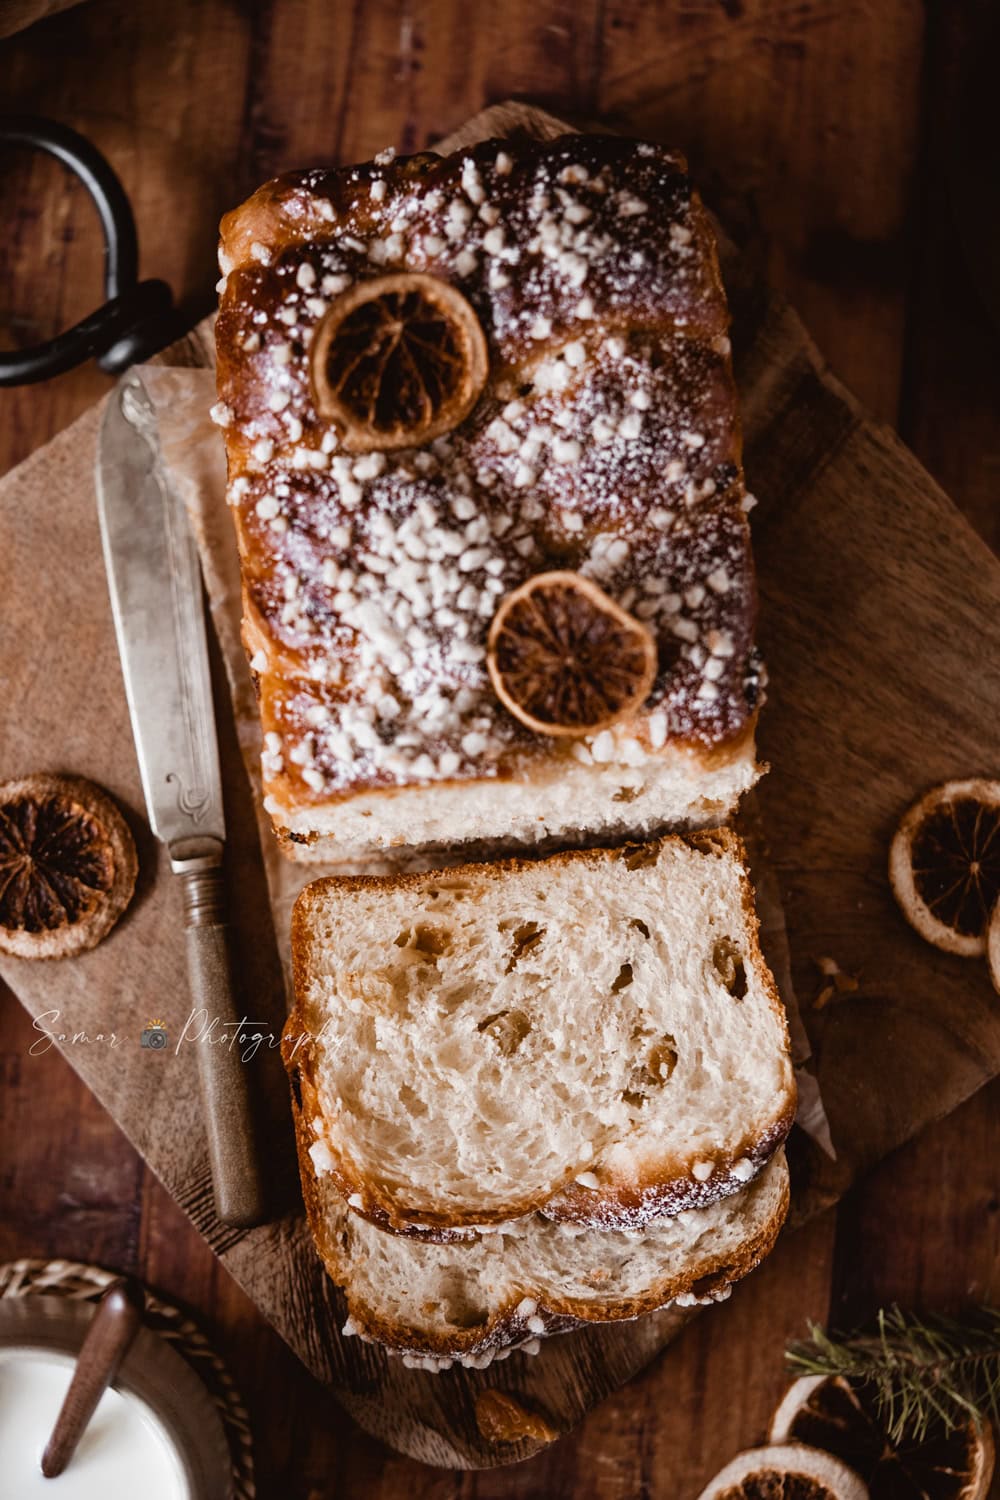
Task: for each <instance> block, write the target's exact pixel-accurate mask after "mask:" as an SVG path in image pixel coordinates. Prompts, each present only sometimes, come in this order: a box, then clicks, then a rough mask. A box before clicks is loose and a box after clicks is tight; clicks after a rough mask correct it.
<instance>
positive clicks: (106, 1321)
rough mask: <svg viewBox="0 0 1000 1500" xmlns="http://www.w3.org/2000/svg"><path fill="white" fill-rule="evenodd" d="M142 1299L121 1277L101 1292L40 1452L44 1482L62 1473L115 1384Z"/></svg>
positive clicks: (136, 1326)
mask: <svg viewBox="0 0 1000 1500" xmlns="http://www.w3.org/2000/svg"><path fill="white" fill-rule="evenodd" d="M144 1307H145V1295H144V1293H143V1290H142V1287H141V1286H139V1284H138V1283H137V1282H135V1281H132V1280H131V1279H130V1278H126V1277H124V1276H122V1277H120V1278H119V1279H118V1280H117V1281H113V1282H112V1283H111V1284H110V1286H109V1287H108V1288H107V1289H106V1291H105V1292H104V1295H103V1296H102V1298H101V1300H100V1302H99V1303H98V1304H97V1311H96V1312H95V1314H94V1316H93V1319H92V1320H91V1324H90V1327H89V1328H88V1329H87V1336H86V1338H85V1339H84V1341H83V1345H82V1347H81V1349H80V1353H79V1355H78V1356H77V1361H76V1369H75V1370H74V1371H73V1379H72V1380H71V1381H70V1383H69V1390H68V1391H67V1392H66V1395H65V1398H64V1400H63V1404H62V1409H61V1410H60V1412H59V1416H58V1417H57V1418H56V1425H55V1427H53V1429H52V1436H51V1437H50V1438H49V1441H48V1443H47V1444H46V1448H45V1452H44V1453H43V1454H42V1473H43V1474H44V1475H45V1477H46V1479H55V1477H56V1475H57V1474H61V1473H62V1471H63V1469H65V1467H66V1465H67V1464H68V1463H69V1461H70V1459H71V1458H72V1457H73V1454H74V1453H75V1452H76V1448H77V1444H78V1443H79V1441H80V1439H81V1438H82V1437H83V1434H84V1432H85V1431H86V1428H87V1424H88V1422H89V1421H90V1419H91V1417H92V1416H93V1415H94V1412H95V1410H96V1408H97V1403H98V1402H99V1401H100V1399H101V1397H102V1396H103V1395H104V1392H105V1391H106V1390H107V1388H108V1386H109V1385H110V1384H111V1382H112V1381H113V1380H114V1378H115V1376H116V1375H117V1373H118V1370H119V1367H120V1365H121V1362H122V1360H123V1359H124V1358H125V1355H126V1354H127V1353H128V1350H129V1347H130V1345H131V1343H132V1340H133V1339H134V1338H135V1336H136V1334H137V1333H138V1331H139V1329H140V1327H141V1326H142V1314H143V1309H144Z"/></svg>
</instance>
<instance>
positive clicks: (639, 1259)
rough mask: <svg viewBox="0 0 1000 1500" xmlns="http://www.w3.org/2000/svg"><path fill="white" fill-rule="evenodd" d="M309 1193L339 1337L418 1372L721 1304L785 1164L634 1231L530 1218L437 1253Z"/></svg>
mask: <svg viewBox="0 0 1000 1500" xmlns="http://www.w3.org/2000/svg"><path fill="white" fill-rule="evenodd" d="M307 1196H308V1197H309V1199H310V1202H311V1205H312V1207H313V1210H314V1228H315V1230H316V1232H317V1238H318V1241H319V1244H320V1246H321V1248H322V1251H323V1255H324V1259H325V1261H326V1264H327V1268H328V1270H329V1271H330V1273H331V1275H332V1276H333V1277H334V1279H335V1280H336V1281H338V1282H339V1283H340V1284H341V1285H342V1286H344V1287H345V1288H346V1292H347V1302H348V1308H349V1316H348V1319H347V1321H346V1323H345V1325H344V1329H343V1331H344V1333H345V1334H347V1335H352V1334H353V1335H357V1336H360V1337H362V1338H367V1339H375V1340H377V1341H379V1342H381V1343H384V1344H386V1345H387V1346H388V1347H389V1348H390V1349H395V1350H397V1351H398V1352H402V1353H403V1354H404V1358H406V1360H407V1362H408V1363H414V1364H416V1365H418V1366H419V1367H420V1368H424V1369H431V1370H439V1369H446V1368H447V1367H448V1365H449V1364H451V1363H452V1361H453V1360H460V1361H461V1363H463V1364H466V1365H471V1366H474V1367H475V1368H480V1369H481V1368H483V1367H484V1366H485V1365H488V1364H489V1363H490V1362H491V1361H492V1360H493V1359H496V1358H500V1359H503V1358H506V1356H507V1355H508V1354H510V1353H511V1352H512V1351H513V1350H514V1349H515V1348H521V1349H525V1351H526V1352H529V1353H530V1352H535V1350H536V1349H537V1342H536V1341H537V1339H538V1338H539V1337H541V1336H543V1335H545V1334H549V1333H556V1332H565V1331H566V1330H568V1329H569V1328H571V1327H573V1326H576V1325H577V1324H579V1323H586V1322H611V1321H617V1320H621V1319H623V1318H634V1317H638V1316H639V1315H641V1314H642V1313H645V1312H651V1311H653V1310H654V1309H655V1308H657V1307H661V1306H663V1305H665V1304H666V1303H667V1302H670V1301H674V1302H676V1303H678V1304H679V1305H680V1306H693V1305H695V1304H697V1303H702V1302H706V1303H707V1302H717V1301H723V1300H724V1299H725V1298H726V1297H728V1295H729V1292H730V1290H731V1287H732V1285H733V1283H734V1282H735V1281H737V1280H739V1279H740V1278H741V1277H743V1276H745V1275H746V1274H748V1272H750V1271H751V1270H753V1268H754V1267H755V1266H756V1265H757V1264H758V1263H759V1261H760V1260H761V1259H763V1257H764V1256H765V1255H766V1254H767V1253H768V1251H769V1250H770V1248H771V1246H772V1244H773V1243H774V1240H775V1238H776V1237H777V1234H778V1231H779V1229H780V1228H781V1225H782V1223H783V1221H784V1217H785V1213H786V1211H787V1207H788V1169H787V1166H786V1164H785V1154H784V1151H783V1150H779V1151H778V1152H777V1154H776V1155H775V1156H774V1157H772V1159H771V1161H770V1163H769V1164H768V1166H767V1167H766V1168H765V1169H764V1171H763V1172H762V1173H761V1174H760V1175H759V1176H758V1177H757V1178H756V1179H755V1180H754V1182H752V1183H751V1184H750V1185H749V1186H747V1187H745V1188H743V1189H742V1190H741V1192H740V1193H738V1194H737V1195H736V1196H735V1197H732V1198H727V1199H724V1200H722V1201H720V1202H718V1203H714V1204H711V1205H709V1206H708V1207H707V1208H700V1209H689V1210H686V1211H684V1212H681V1213H679V1214H673V1215H666V1216H662V1217H660V1218H658V1219H655V1220H654V1221H653V1222H652V1223H651V1224H649V1225H647V1226H646V1228H645V1229H644V1230H642V1231H636V1230H595V1229H586V1228H584V1227H583V1226H581V1225H578V1224H555V1223H553V1222H552V1220H550V1219H546V1218H544V1217H542V1216H540V1215H532V1216H531V1217H529V1218H527V1219H523V1220H520V1221H519V1222H518V1223H517V1224H512V1225H507V1226H505V1227H504V1228H503V1229H502V1230H497V1231H494V1232H491V1233H484V1234H480V1235H477V1236H476V1237H475V1238H474V1239H472V1240H462V1241H458V1242H455V1243H452V1244H448V1245H439V1244H434V1243H429V1242H426V1241H421V1240H412V1239H405V1238H403V1237H401V1236H399V1235H390V1234H385V1233H383V1231H381V1230H380V1229H378V1228H376V1227H375V1226H374V1225H372V1224H370V1223H368V1222H367V1221H366V1220H364V1219H362V1218H359V1217H358V1215H356V1214H352V1213H351V1212H350V1211H349V1210H348V1209H347V1207H346V1205H345V1204H344V1202H343V1200H342V1199H341V1198H340V1196H339V1194H338V1193H337V1192H336V1190H335V1188H334V1187H333V1185H332V1183H331V1180H330V1178H329V1177H325V1178H320V1179H318V1180H317V1181H316V1182H315V1183H314V1185H313V1189H312V1192H311V1193H310V1194H308V1195H307ZM317 1219H318V1222H317Z"/></svg>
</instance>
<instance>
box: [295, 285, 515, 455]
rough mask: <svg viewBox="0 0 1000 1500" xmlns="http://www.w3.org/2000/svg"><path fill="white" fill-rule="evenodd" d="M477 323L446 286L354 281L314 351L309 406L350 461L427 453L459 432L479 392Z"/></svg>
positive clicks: (484, 364) (482, 380) (482, 364)
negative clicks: (379, 453)
mask: <svg viewBox="0 0 1000 1500" xmlns="http://www.w3.org/2000/svg"><path fill="white" fill-rule="evenodd" d="M488 371H489V356H488V353H487V349H486V338H485V336H484V334H483V330H482V328H481V326H480V323H479V319H478V318H477V317H476V314H475V313H474V312H473V310H472V308H471V307H470V305H469V303H468V302H467V301H466V299H465V298H464V297H463V296H462V293H461V292H459V291H457V290H456V289H455V287H453V286H450V285H449V284H448V282H446V281H441V280H439V279H438V277H436V276H427V275H425V274H423V273H422V272H418V271H399V272H397V273H395V274H394V275H391V276H377V277H375V278H374V279H373V280H371V281H361V282H358V283H357V284H356V285H355V286H353V287H352V288H351V289H350V291H348V292H345V293H344V295H343V296H342V297H338V298H337V300H336V302H335V303H334V304H333V306H332V307H331V308H330V309H329V311H328V312H327V313H325V314H324V316H323V319H322V321H321V322H320V324H319V327H318V328H317V329H316V333H315V336H314V338H313V343H312V354H311V372H312V388H313V398H314V400H315V402H316V409H317V411H318V412H319V414H320V416H322V417H326V418H327V419H328V420H330V421H331V422H333V423H335V424H336V426H337V428H338V430H339V432H340V437H341V441H342V443H343V445H344V447H345V448H346V449H347V451H348V453H371V452H373V451H375V450H380V449H388V448H409V447H415V446H417V445H418V444H420V443H428V442H430V441H431V439H432V438H436V437H440V436H441V435H442V434H443V433H445V432H450V431H451V429H452V428H453V427H457V426H458V424H459V422H461V421H462V420H463V418H465V417H467V416H468V414H469V412H470V411H471V410H472V408H473V407H474V406H475V404H476V402H477V401H478V399H479V396H480V393H481V392H482V389H483V386H484V385H485V384H486V376H487V374H488Z"/></svg>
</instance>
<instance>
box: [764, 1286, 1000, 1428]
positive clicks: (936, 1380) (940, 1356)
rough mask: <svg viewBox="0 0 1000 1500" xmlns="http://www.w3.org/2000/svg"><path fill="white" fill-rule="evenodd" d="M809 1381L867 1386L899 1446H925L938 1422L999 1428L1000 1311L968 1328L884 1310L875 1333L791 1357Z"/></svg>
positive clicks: (821, 1342)
mask: <svg viewBox="0 0 1000 1500" xmlns="http://www.w3.org/2000/svg"><path fill="white" fill-rule="evenodd" d="M787 1358H788V1361H789V1363H790V1364H791V1365H792V1366H793V1367H794V1368H795V1369H796V1370H798V1371H799V1372H800V1373H801V1374H803V1375H841V1376H843V1377H844V1378H845V1379H847V1380H850V1381H853V1382H855V1383H856V1384H858V1385H863V1386H865V1387H866V1388H867V1389H868V1391H869V1392H870V1393H871V1394H872V1396H873V1397H874V1401H875V1406H876V1410H877V1411H878V1415H879V1417H880V1419H881V1421H882V1423H883V1425H884V1427H885V1429H886V1432H887V1433H888V1436H889V1440H890V1442H892V1443H899V1442H900V1441H902V1439H903V1438H912V1439H914V1440H915V1441H917V1442H921V1441H922V1440H923V1439H924V1438H925V1437H926V1436H927V1433H928V1431H929V1429H930V1428H931V1426H932V1425H934V1424H935V1423H936V1422H938V1421H940V1422H941V1423H942V1425H943V1427H944V1429H945V1431H946V1432H952V1431H954V1429H955V1428H956V1427H961V1426H964V1424H965V1423H966V1422H968V1421H969V1420H970V1418H971V1419H972V1420H973V1421H974V1422H975V1423H976V1426H977V1427H981V1426H982V1424H983V1423H984V1422H986V1421H988V1420H992V1421H994V1422H1000V1311H998V1310H997V1309H996V1308H992V1307H980V1308H976V1309H974V1310H973V1312H972V1313H971V1314H970V1315H969V1316H968V1317H967V1318H965V1319H963V1320H962V1321H961V1322H959V1321H957V1320H955V1319H952V1318H944V1317H940V1316H932V1317H927V1318H918V1317H916V1316H915V1315H914V1314H912V1313H904V1312H903V1311H902V1310H901V1309H900V1308H899V1307H895V1306H894V1307H891V1308H889V1309H888V1310H886V1309H883V1310H882V1311H881V1312H880V1313H879V1315H878V1319H877V1326H876V1329H875V1331H874V1332H864V1331H861V1332H858V1333H853V1334H848V1335H843V1334H829V1333H827V1332H826V1330H825V1329H823V1328H821V1327H820V1325H819V1324H817V1323H811V1324H810V1325H809V1339H808V1340H807V1341H805V1342H803V1343H799V1344H793V1345H791V1346H790V1348H789V1349H788V1353H787Z"/></svg>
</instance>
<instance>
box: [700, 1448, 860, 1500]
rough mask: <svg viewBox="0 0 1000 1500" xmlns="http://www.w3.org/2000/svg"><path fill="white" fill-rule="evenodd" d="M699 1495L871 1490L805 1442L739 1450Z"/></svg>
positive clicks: (771, 1497)
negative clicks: (744, 1450)
mask: <svg viewBox="0 0 1000 1500" xmlns="http://www.w3.org/2000/svg"><path fill="white" fill-rule="evenodd" d="M698 1500H868V1490H867V1489H866V1487H865V1485H864V1482H863V1481H862V1480H861V1479H859V1478H858V1476H857V1474H855V1472H854V1470H853V1469H849V1468H848V1466H847V1465H846V1464H845V1463H841V1461H840V1459H839V1458H833V1457H831V1455H830V1454H829V1453H824V1452H823V1451H822V1450H821V1449H819V1448H807V1447H806V1446H805V1444H804V1443H771V1444H769V1445H768V1446H767V1447H766V1448H750V1449H748V1450H747V1452H746V1453H738V1454H737V1455H736V1457H735V1458H734V1459H733V1460H732V1462H731V1463H728V1464H726V1466H725V1468H724V1469H720V1470H719V1472H718V1474H716V1476H715V1478H714V1479H713V1480H712V1481H711V1482H710V1483H709V1484H707V1485H706V1486H705V1488H704V1489H703V1490H702V1492H701V1494H700V1496H699V1497H698Z"/></svg>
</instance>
